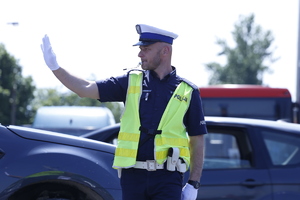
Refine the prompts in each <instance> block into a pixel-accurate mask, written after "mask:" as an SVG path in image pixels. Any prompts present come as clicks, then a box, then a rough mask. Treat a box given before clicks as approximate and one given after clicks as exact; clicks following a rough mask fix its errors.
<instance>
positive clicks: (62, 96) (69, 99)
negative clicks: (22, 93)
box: [31, 89, 123, 122]
mask: <svg viewBox="0 0 300 200" xmlns="http://www.w3.org/2000/svg"><path fill="white" fill-rule="evenodd" d="M42 106H105V107H107V108H108V109H110V110H111V111H112V113H113V115H114V117H115V120H116V122H119V121H120V116H121V113H122V111H123V105H122V104H120V103H117V102H107V103H101V102H99V101H98V100H95V99H91V98H81V97H79V96H78V95H77V94H75V93H73V92H65V93H62V92H58V90H57V89H37V90H36V92H35V99H34V100H33V101H32V103H31V107H32V110H34V111H35V112H36V111H37V109H38V108H40V107H42Z"/></svg>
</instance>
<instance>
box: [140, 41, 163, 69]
mask: <svg viewBox="0 0 300 200" xmlns="http://www.w3.org/2000/svg"><path fill="white" fill-rule="evenodd" d="M161 51H162V48H161V45H159V43H154V44H151V45H148V46H140V52H139V54H138V56H139V57H140V58H141V62H142V69H144V70H155V69H157V68H158V67H159V66H160V64H161Z"/></svg>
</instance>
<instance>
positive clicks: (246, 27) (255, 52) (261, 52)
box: [206, 14, 276, 85]
mask: <svg viewBox="0 0 300 200" xmlns="http://www.w3.org/2000/svg"><path fill="white" fill-rule="evenodd" d="M232 35H233V39H234V41H235V42H236V47H235V48H230V47H229V45H228V44H227V42H226V41H225V40H222V39H217V42H216V43H217V44H218V45H220V46H221V48H222V51H221V52H220V53H219V54H218V55H219V56H222V55H224V56H226V57H227V64H225V65H224V66H222V65H221V64H219V63H216V62H212V63H208V64H206V68H207V69H208V70H209V71H211V72H212V76H211V78H210V81H209V84H258V85H261V84H262V83H263V78H262V77H263V73H264V72H266V71H270V69H269V67H268V66H266V65H264V62H265V61H270V62H271V63H273V62H275V61H276V59H273V50H271V49H270V48H271V45H272V42H273V41H274V38H273V36H272V33H271V31H263V30H262V28H261V26H259V25H255V24H254V15H253V14H251V15H250V16H248V17H244V16H240V21H239V22H238V23H236V24H235V30H234V31H233V32H232Z"/></svg>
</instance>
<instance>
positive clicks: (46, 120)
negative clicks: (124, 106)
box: [32, 106, 115, 136]
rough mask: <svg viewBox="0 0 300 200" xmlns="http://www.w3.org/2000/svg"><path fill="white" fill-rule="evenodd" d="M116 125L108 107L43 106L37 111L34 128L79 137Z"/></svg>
mask: <svg viewBox="0 0 300 200" xmlns="http://www.w3.org/2000/svg"><path fill="white" fill-rule="evenodd" d="M114 123H115V119H114V116H113V114H112V112H111V110H109V109H108V108H107V107H93V106H43V107H41V108H39V109H38V110H37V113H36V115H35V118H34V122H33V124H32V127H33V128H37V129H43V130H50V131H55V132H60V133H66V134H70V135H76V136H79V135H81V134H84V133H87V132H90V131H92V130H95V129H99V128H102V127H105V126H108V125H112V124H114Z"/></svg>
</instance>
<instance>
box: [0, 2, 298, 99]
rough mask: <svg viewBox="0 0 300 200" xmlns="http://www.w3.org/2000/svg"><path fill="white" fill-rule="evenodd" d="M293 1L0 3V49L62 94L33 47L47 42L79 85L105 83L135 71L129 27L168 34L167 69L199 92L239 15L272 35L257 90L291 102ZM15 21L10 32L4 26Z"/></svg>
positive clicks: (133, 38)
mask: <svg viewBox="0 0 300 200" xmlns="http://www.w3.org/2000/svg"><path fill="white" fill-rule="evenodd" d="M298 3H299V1H298V0H289V1H286V0H184V1H182V0H151V1H144V0H127V1H124V0H109V1H107V0H106V1H104V0H26V1H24V0H0V43H3V44H4V45H5V48H6V50H7V51H8V52H9V53H10V54H11V55H13V56H14V57H15V58H16V59H18V60H19V64H20V65H21V66H22V69H23V76H31V77H32V78H33V80H34V84H35V85H36V87H37V88H57V89H58V90H61V91H65V90H66V89H65V88H64V87H63V86H62V84H61V83H60V82H59V81H58V80H57V79H56V78H55V77H54V75H53V74H52V72H51V71H50V70H49V69H48V67H47V66H46V65H45V62H44V59H43V55H42V51H41V48H40V44H41V42H42V38H43V36H44V35H45V34H47V35H48V36H49V37H50V41H51V44H52V47H53V50H54V52H55V54H56V56H57V61H58V63H59V65H60V66H62V67H63V68H65V69H66V70H68V71H69V72H71V73H73V74H74V75H77V76H80V77H82V78H87V79H95V78H96V79H97V80H98V79H105V78H108V77H110V76H116V75H120V74H123V73H124V72H125V71H124V70H123V69H124V68H132V67H135V66H137V64H138V63H139V61H140V59H139V58H138V56H137V54H138V52H139V48H138V47H133V46H132V45H133V44H135V43H136V42H137V41H138V38H139V36H138V34H137V32H136V30H135V25H136V24H148V25H151V26H156V27H159V28H162V29H166V30H168V31H171V32H174V33H176V34H178V35H179V37H178V38H177V39H176V40H175V41H174V43H173V58H172V65H173V66H175V67H176V68H177V73H178V74H179V75H180V76H182V77H185V78H187V79H189V80H190V81H192V82H193V83H195V84H196V85H198V86H199V87H201V86H206V85H208V81H209V78H210V73H209V71H207V70H206V68H205V64H207V63H210V62H219V63H224V62H225V60H226V59H225V58H224V57H220V56H218V55H217V54H218V53H219V52H220V50H221V49H220V46H218V45H217V44H216V39H217V38H220V39H225V40H226V41H227V42H228V44H229V45H230V46H231V47H234V45H235V43H234V42H233V38H232V31H233V30H234V24H235V23H237V22H238V21H239V16H249V15H250V14H252V13H253V14H254V16H255V24H256V25H260V26H261V27H262V28H263V30H264V31H267V30H270V31H271V32H272V34H273V36H274V39H275V40H274V42H273V48H275V50H274V57H278V58H279V60H278V61H276V62H275V63H272V64H269V66H270V69H271V70H272V73H265V74H264V76H263V84H264V85H267V86H270V87H279V88H288V89H289V90H290V92H291V94H292V98H293V99H294V100H295V96H296V75H297V73H296V70H297V54H298V53H297V48H298V46H297V44H298V18H299V14H298V12H299V5H298ZM10 22H18V23H19V25H18V26H12V25H10V24H8V23H10Z"/></svg>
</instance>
